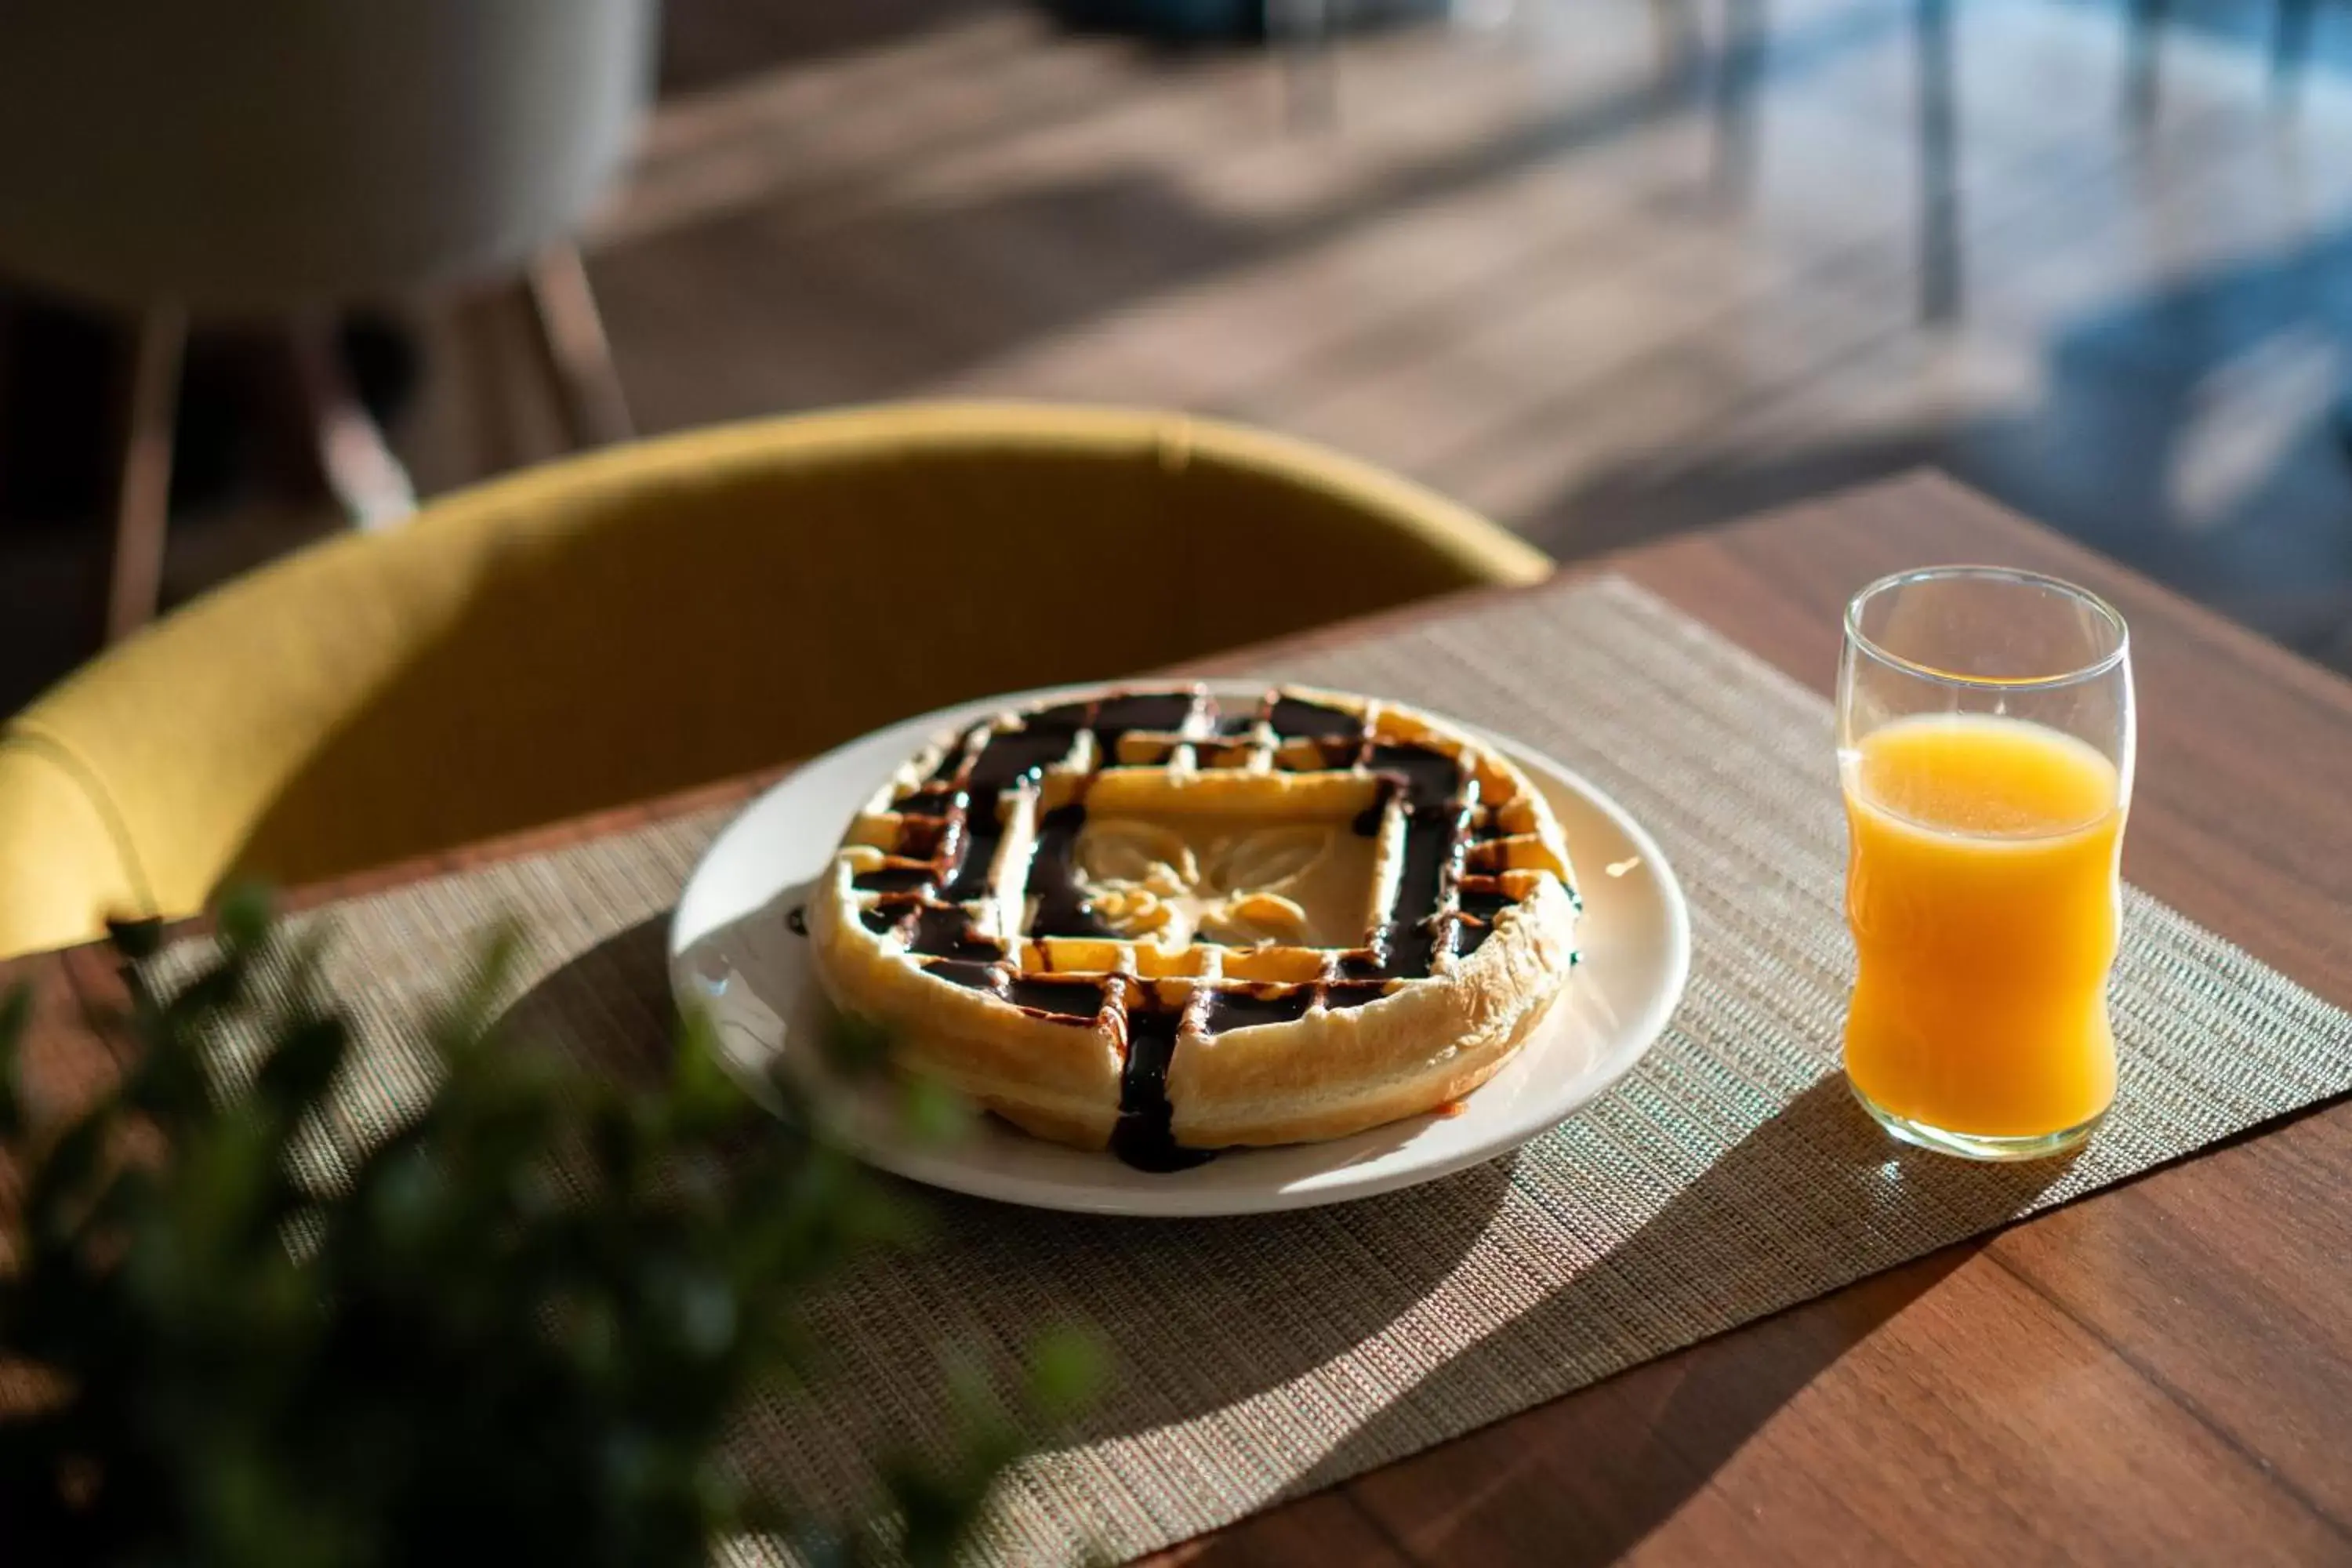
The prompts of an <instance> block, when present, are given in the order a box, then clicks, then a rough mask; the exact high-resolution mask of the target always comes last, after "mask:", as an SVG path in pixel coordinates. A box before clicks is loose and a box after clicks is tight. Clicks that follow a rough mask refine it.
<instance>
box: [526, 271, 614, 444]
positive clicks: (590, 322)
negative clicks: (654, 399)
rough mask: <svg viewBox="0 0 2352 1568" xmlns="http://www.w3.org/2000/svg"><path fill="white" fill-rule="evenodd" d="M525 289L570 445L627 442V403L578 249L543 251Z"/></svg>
mask: <svg viewBox="0 0 2352 1568" xmlns="http://www.w3.org/2000/svg"><path fill="white" fill-rule="evenodd" d="M523 289H524V291H525V292H526V293H527V294H528V295H529V297H530V313H531V320H532V321H533V323H534V324H535V325H536V326H537V328H538V336H539V344H540V348H541V351H542V352H543V353H545V354H546V356H547V370H548V374H549V376H550V377H551V379H552V380H553V382H554V383H555V388H556V394H557V396H558V398H559V399H560V400H561V401H562V405H563V413H564V419H565V422H566V424H568V425H569V426H570V427H571V432H572V444H573V445H574V446H578V447H602V446H605V445H608V444H609V443H611V442H614V441H625V440H627V439H628V438H629V437H630V436H632V435H633V434H635V427H634V426H633V424H632V422H631V420H630V418H629V402H628V398H627V397H626V395H625V394H624V393H623V391H622V388H621V374H620V372H619V371H618V370H617V369H615V368H614V364H613V345H612V343H611V342H610V341H609V340H608V339H607V338H606V337H605V336H604V317H603V315H602V314H600V313H599V312H598V310H597V309H596V295H595V291H594V290H593V289H591V288H590V287H589V284H588V268H587V266H586V264H585V263H583V261H582V260H581V258H580V249H579V247H577V246H574V245H569V244H566V245H558V246H552V247H549V248H548V249H547V250H546V251H544V252H542V253H541V255H540V257H539V258H538V259H536V260H534V261H533V262H532V263H531V264H530V268H529V269H528V270H527V271H526V272H525V273H524V275H523Z"/></svg>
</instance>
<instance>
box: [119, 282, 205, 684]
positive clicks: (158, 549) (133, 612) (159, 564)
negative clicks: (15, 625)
mask: <svg viewBox="0 0 2352 1568" xmlns="http://www.w3.org/2000/svg"><path fill="white" fill-rule="evenodd" d="M187 340H188V318H187V312H186V311H184V310H182V309H181V308H180V307H179V306H177V305H170V304H163V305H154V306H151V307H149V309H148V310H147V311H146V313H145V314H144V315H143V316H142V317H141V319H140V321H139V342H138V346H137V348H136V349H135V350H134V351H133V353H132V355H131V391H130V402H129V405H128V406H127V408H126V410H125V419H124V423H123V433H122V456H121V468H120V469H119V470H118V471H117V474H116V479H115V496H114V534H113V538H112V540H111V541H110V548H109V550H108V552H107V569H106V626H105V633H106V640H107V641H108V642H116V641H119V640H121V638H123V637H129V636H130V635H131V633H132V632H135V631H137V630H138V629H139V628H140V627H141V626H145V625H146V624H147V623H148V622H149V621H151V620H153V619H154V618H155V608H156V603H157V600H158V598H159V597H160V595H162V593H163V541H164V537H165V535H166V534H167V533H168V532H169V531H170V528H171V521H172V422H173V417H174V416H176V414H177V413H178V410H179V402H180V361H181V357H182V354H183V353H184V350H185V349H186V347H187Z"/></svg>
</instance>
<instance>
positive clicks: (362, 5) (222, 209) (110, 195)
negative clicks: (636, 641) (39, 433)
mask: <svg viewBox="0 0 2352 1568" xmlns="http://www.w3.org/2000/svg"><path fill="white" fill-rule="evenodd" d="M653 19H654V18H653V4H652V0H562V3H561V4H551V3H549V0H348V3H343V4H333V5H325V4H318V3H316V0H238V3H237V4H236V5H187V4H184V3H183V0H114V3H110V4H106V5H16V6H9V7H6V8H5V9H0V271H5V272H7V273H9V274H12V275H15V276H16V277H19V278H22V279H27V280H30V281H33V282H36V283H38V284H41V285H43V286H46V287H48V288H52V289H58V290H60V291H63V292H66V293H69V294H72V295H76V296H79V297H81V298H84V299H88V300H95V301H98V302H100V303H101V304H104V305H106V306H108V307H110V308H111V309H113V310H119V311H121V312H122V313H124V314H125V315H126V316H128V317H131V318H132V319H135V320H136V321H137V323H138V330H137V348H136V353H135V356H134V358H135V363H133V365H132V367H131V374H130V375H129V376H128V377H127V384H128V391H127V395H126V397H125V402H124V410H123V429H124V435H123V444H122V448H121V469H120V483H119V493H118V497H117V501H116V505H115V510H114V519H113V533H112V542H111V561H110V569H109V571H108V573H107V605H106V621H105V625H106V630H107V634H108V636H109V637H120V636H121V635H122V634H124V633H125V632H127V631H129V630H131V628H133V627H135V626H138V625H139V624H140V623H141V622H142V621H144V620H145V619H147V618H148V617H149V616H152V614H153V613H154V608H155V604H156V596H157V591H158V586H159V584H160V581H161V574H162V565H163V541H164V532H165V528H166V524H167V510H168V500H169V493H170V479H171V468H172V450H171V443H172V437H171V432H172V423H173V402H174V397H175V393H176V387H177V384H178V379H179V374H180V364H181V354H182V349H183V346H184V340H185V336H186V332H187V328H188V322H189V320H190V318H191V316H194V317H197V318H205V317H252V316H262V317H268V318H272V319H276V320H278V321H284V322H285V323H286V325H287V327H288V330H289V340H290V343H291V346H292V357H293V364H294V367H295V371H296V380H297V384H298V385H299V388H300V389H301V395H302V402H303V404H304V405H305V407H306V409H307V410H308V412H309V415H310V419H311V422H312V426H313V429H314V432H315V440H316V451H317V461H318V464H319V467H320V470H321V472H322V474H323V476H324V477H325V479H327V481H328V483H329V485H330V487H331V489H334V490H335V492H336V493H337V495H338V497H339V498H340V499H341V500H343V501H344V503H345V505H346V507H347V509H348V510H350V512H351V514H352V517H353V518H354V519H355V520H356V521H362V522H363V523H379V522H383V521H392V520H394V519H396V518H397V517H399V516H402V515H404V514H405V512H406V511H408V510H412V509H413V507H414V505H415V500H414V496H413V493H412V492H411V490H410V489H409V486H408V482H407V479H406V478H405V476H404V474H403V472H402V471H401V468H400V465H399V464H398V462H397V461H396V459H395V458H394V457H393V455H392V453H391V451H390V449H389V448H388V447H386V446H385V444H384V442H383V438H382V437H381V435H380V434H379V433H378V432H377V431H376V429H375V427H374V426H373V422H372V421H371V420H370V419H369V418H368V416H367V415H366V413H365V410H364V409H363V407H362V405H361V404H360V402H359V400H358V399H357V398H356V397H355V396H354V395H352V391H351V387H350V384H349V381H348V379H347V378H346V376H345V375H344V374H343V369H342V366H341V363H340V360H339V358H338V353H337V349H336V344H335V339H334V334H333V330H332V329H333V322H334V312H335V310H336V308H337V307H339V306H341V305H344V304H347V303H349V302H352V301H353V300H373V299H383V298H386V297H396V296H401V295H405V294H409V293H411V292H413V291H415V290H416V289H421V288H424V287H426V286H431V285H436V284H445V283H449V282H452V281H456V280H460V279H471V278H479V277H483V276H488V275H494V274H500V273H509V274H519V275H520V277H521V279H522V280H523V287H524V288H525V289H527V291H528V293H529V294H530V299H531V301H532V303H533V306H534V308H535V313H536V316H537V319H538V321H540V323H541V330H542V333H543V337H544V342H545V345H546V351H547V354H548V358H549V361H550V364H551V369H553V370H554V371H555V372H556V373H557V374H558V378H559V380H560V382H561V384H562V386H563V387H564V388H565V395H566V401H567V404H568V405H569V408H570V411H571V414H572V426H573V428H574V433H575V435H576V436H577V437H579V438H580V439H582V440H583V441H585V440H601V439H610V438H614V437H619V436H622V435H625V434H626V433H627V411H626V407H625V404H624V403H623V401H622V399H621V396H620V393H619V384H618V382H617V381H616V380H615V379H614V375H613V373H612V366H611V363H610V357H609V354H608V352H607V350H606V348H605V345H604V337H603V332H602V330H601V327H600V326H599V324H598V321H597V316H596V312H595V307H594V302H593V298H592V297H591V296H590V294H589V292H588V289H587V283H586V276H585V274H584V272H583V270H582V268H581V265H580V260H579V257H578V255H577V253H576V252H575V251H573V250H572V249H571V248H570V246H569V244H568V237H569V236H570V235H571V234H572V232H573V230H574V229H575V228H576V226H578V224H579V222H580V220H581V218H582V216H583V214H584V213H585V211H586V210H587V208H588V206H589V205H590V204H591V203H592V202H593V200H594V198H595V197H596V196H597V195H598V194H599V193H600V192H601V191H602V190H603V188H604V185H605V184H606V182H607V180H608V179H609V178H610V176H611V175H612V174H613V173H614V171H615V169H616V168H617V167H618V165H619V163H620V162H621V159H622V157H623V155H624V153H625V151H626V150H627V147H628V145H629V142H630V140H631V136H632V132H633V131H634V128H635V122H636V121H637V119H638V116H639V111H640V110H641V109H642V107H643V105H644V103H645V101H646V96H647V94H648V91H649V89H650V85H651V79H652V37H653Z"/></svg>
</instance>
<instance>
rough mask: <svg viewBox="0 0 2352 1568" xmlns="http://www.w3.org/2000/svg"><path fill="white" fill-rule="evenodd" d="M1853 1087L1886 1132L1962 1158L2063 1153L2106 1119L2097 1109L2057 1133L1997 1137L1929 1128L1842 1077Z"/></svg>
mask: <svg viewBox="0 0 2352 1568" xmlns="http://www.w3.org/2000/svg"><path fill="white" fill-rule="evenodd" d="M1845 1086H1846V1088H1847V1089H1851V1090H1853V1098H1854V1103H1855V1104H1857V1105H1859V1106H1861V1107H1862V1108H1863V1109H1864V1110H1867V1111H1868V1112H1870V1118H1871V1120H1872V1121H1875V1122H1877V1123H1878V1124H1879V1125H1880V1126H1881V1127H1884V1128H1885V1129H1886V1131H1887V1133H1888V1134H1889V1135H1890V1136H1892V1137H1894V1138H1896V1139H1899V1140H1900V1141H1902V1142H1906V1143H1908V1144H1911V1145H1912V1146H1913V1147H1915V1148H1919V1149H1927V1150H1931V1151H1933V1152H1936V1153H1938V1154H1954V1155H1958V1157H1959V1158H1960V1159H1963V1160H1989V1161H2015V1160H2047V1159H2049V1158H2050V1157H2051V1156H2052V1155H2053V1154H2063V1153H2065V1152H2067V1151H2068V1150H2070V1149H2073V1148H2075V1147H2076V1146H2078V1145H2079V1144H2081V1143H2082V1142H2084V1140H2085V1139H2087V1138H2089V1137H2090V1135H2091V1134H2092V1133H2093V1132H2095V1131H2098V1127H2099V1123H2100V1122H2102V1121H2105V1120H2106V1119H2107V1113H2106V1112H2105V1111H2104V1110H2102V1111H2100V1112H2099V1113H2098V1114H2097V1115H2096V1116H2094V1117H2092V1118H2091V1119H2090V1120H2089V1121H2085V1122H2083V1123H2081V1124H2080V1125H2078V1126H2074V1127H2068V1128H2063V1129H2062V1130H2060V1131H2056V1132H2041V1133H2036V1134H2034V1135H2033V1136H2032V1137H2030V1138H1997V1137H1994V1136H1992V1135H1991V1134H1990V1133H1983V1132H1954V1131H1949V1130H1948V1129H1946V1128H1942V1127H1930V1126H1929V1125H1927V1123H1926V1122H1924V1121H1912V1120H1911V1118H1909V1117H1907V1116H1897V1115H1896V1114H1895V1112H1893V1111H1891V1110H1887V1109H1886V1108H1885V1106H1883V1105H1878V1104H1875V1103H1874V1102H1873V1101H1872V1100H1871V1098H1870V1096H1868V1095H1866V1094H1864V1093H1863V1092H1862V1090H1861V1089H1857V1088H1855V1086H1854V1081H1853V1079H1851V1078H1849V1079H1846V1080H1845Z"/></svg>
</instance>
